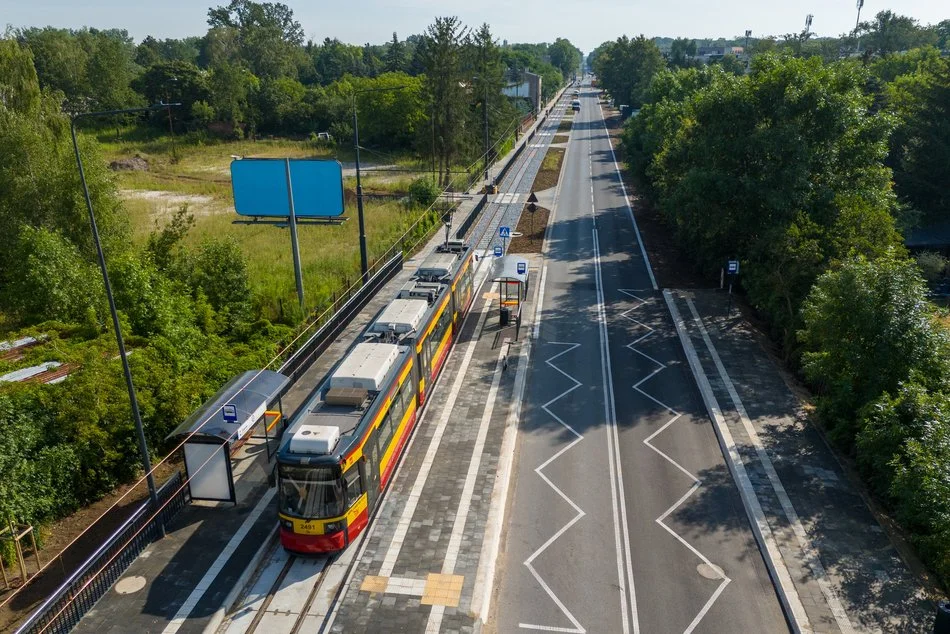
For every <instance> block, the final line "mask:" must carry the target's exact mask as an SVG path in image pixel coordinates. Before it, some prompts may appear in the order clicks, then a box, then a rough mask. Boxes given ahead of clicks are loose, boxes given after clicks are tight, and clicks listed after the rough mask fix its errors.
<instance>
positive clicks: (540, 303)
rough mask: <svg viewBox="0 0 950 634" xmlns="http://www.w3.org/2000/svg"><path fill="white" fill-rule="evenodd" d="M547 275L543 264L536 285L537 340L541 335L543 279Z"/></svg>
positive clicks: (535, 337) (535, 318)
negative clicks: (537, 285) (539, 278)
mask: <svg viewBox="0 0 950 634" xmlns="http://www.w3.org/2000/svg"><path fill="white" fill-rule="evenodd" d="M547 275H548V265H547V264H545V265H544V266H542V267H541V280H540V281H539V282H538V284H540V286H539V287H538V307H537V308H536V309H535V311H534V335H533V336H534V339H535V340H537V339H538V338H539V337H540V336H541V316H542V315H543V311H544V280H545V278H546V277H547Z"/></svg>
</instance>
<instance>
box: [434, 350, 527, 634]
mask: <svg viewBox="0 0 950 634" xmlns="http://www.w3.org/2000/svg"><path fill="white" fill-rule="evenodd" d="M507 353H508V352H507V346H506V345H501V346H499V347H498V359H497V361H495V372H494V375H493V376H492V381H491V387H489V388H488V400H487V401H486V402H485V409H484V410H483V411H482V419H481V420H480V421H479V424H478V434H477V435H476V436H475V445H474V446H473V447H472V458H471V460H470V461H469V463H468V472H467V473H466V474H465V484H463V485H462V495H461V497H460V498H459V506H458V510H457V511H456V512H455V521H453V522H452V533H451V535H450V536H449V545H448V546H447V547H446V549H445V560H444V561H443V562H442V574H443V575H451V574H453V573H455V564H456V562H458V556H459V551H460V550H461V548H462V537H463V536H464V533H465V522H466V520H468V514H469V511H470V510H471V508H472V496H473V495H474V494H475V481H476V480H477V479H478V469H479V468H480V467H481V466H482V454H483V453H484V451H485V440H486V438H488V427H489V426H490V425H491V417H492V414H493V413H494V411H495V401H496V400H497V398H498V386H499V385H500V384H501V377H502V373H503V368H504V364H505V356H506V355H507ZM436 607H441V606H433V608H432V610H431V611H430V612H429V620H428V623H427V625H426V631H430V630H433V631H436V632H438V631H439V630H440V629H441V625H442V614H443V613H444V610H437V609H435V608H436Z"/></svg>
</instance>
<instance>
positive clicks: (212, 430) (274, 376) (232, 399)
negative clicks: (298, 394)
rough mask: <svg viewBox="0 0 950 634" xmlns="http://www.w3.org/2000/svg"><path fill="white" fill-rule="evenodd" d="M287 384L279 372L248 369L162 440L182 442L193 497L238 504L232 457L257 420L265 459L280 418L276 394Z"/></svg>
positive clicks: (279, 395) (248, 435)
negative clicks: (265, 447)
mask: <svg viewBox="0 0 950 634" xmlns="http://www.w3.org/2000/svg"><path fill="white" fill-rule="evenodd" d="M289 383H290V379H289V378H287V377H286V376H284V375H283V374H280V373H279V372H273V371H271V370H249V371H247V372H245V373H243V374H240V375H238V376H236V377H234V378H233V379H231V380H230V381H228V383H227V384H226V385H225V386H224V387H222V388H221V389H220V390H218V393H217V394H215V395H214V396H212V397H211V398H210V399H208V400H207V401H206V402H205V403H204V404H203V405H202V406H201V407H199V408H198V409H197V410H195V411H194V412H193V413H192V414H191V416H189V417H188V418H187V419H186V420H185V421H184V422H183V423H182V424H181V425H179V426H178V427H177V428H176V429H175V431H173V432H172V433H171V434H169V435H168V437H167V438H166V440H176V441H179V442H180V441H181V440H184V441H185V442H184V446H183V451H184V458H185V475H186V476H187V478H188V487H189V489H190V493H191V499H192V500H212V501H229V502H234V503H237V496H236V495H235V491H234V475H233V473H232V470H231V456H232V455H233V454H234V452H236V451H237V450H238V449H239V448H240V447H241V445H243V444H244V443H245V442H246V441H247V440H248V439H249V438H250V437H251V436H252V434H253V432H254V429H255V428H256V427H257V426H258V424H259V423H260V424H261V426H262V427H263V430H264V439H265V442H266V444H267V447H268V458H269V457H270V436H268V434H270V432H271V430H273V428H274V427H275V426H276V425H277V424H278V423H279V422H280V421H282V420H283V413H282V408H281V403H280V397H281V396H282V395H283V394H284V392H285V390H286V388H287V385H288V384H289ZM275 405H276V407H277V409H276V410H273V409H272V408H273V407H274V406H275Z"/></svg>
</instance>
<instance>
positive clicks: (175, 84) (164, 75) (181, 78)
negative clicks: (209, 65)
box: [133, 61, 211, 127]
mask: <svg viewBox="0 0 950 634" xmlns="http://www.w3.org/2000/svg"><path fill="white" fill-rule="evenodd" d="M133 86H134V87H135V89H136V90H138V91H139V93H141V94H142V96H144V97H145V101H146V102H147V103H149V104H155V103H160V102H164V103H180V104H181V107H178V108H172V109H171V116H172V119H173V121H175V122H176V123H177V124H179V125H191V124H192V123H193V122H194V118H193V115H192V110H193V108H194V105H195V103H197V102H199V101H203V102H206V103H207V101H208V100H209V99H210V98H211V93H210V91H209V89H208V78H207V74H206V73H204V72H202V71H201V70H200V69H199V68H198V67H197V66H195V65H194V64H191V63H189V62H183V61H171V62H157V63H155V64H153V65H152V66H149V67H148V69H146V71H145V72H144V73H142V75H140V76H139V77H138V78H137V79H136V80H135V82H134V83H133ZM153 122H154V123H155V124H156V125H157V126H160V127H167V126H168V110H162V111H160V112H156V113H154V114H153Z"/></svg>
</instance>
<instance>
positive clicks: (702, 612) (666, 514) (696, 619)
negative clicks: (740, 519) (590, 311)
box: [617, 288, 732, 634]
mask: <svg viewBox="0 0 950 634" xmlns="http://www.w3.org/2000/svg"><path fill="white" fill-rule="evenodd" d="M617 290H618V291H620V292H621V293H623V294H624V295H626V296H627V297H631V298H633V299H635V300H637V301H638V302H640V303H639V304H637V305H636V306H634V307H633V308H630V309H629V310H626V311H624V312H623V313H621V317H624V318H626V319H629V320H630V321H632V322H633V323H635V324H637V325H638V326H641V327H643V328H646V330H647V332H646V334H644V335H643V336H641V337H639V338H637V339H636V340H634V341H632V342H631V343H628V344H627V346H626V347H627V348H628V349H629V350H630V351H632V352H635V353H637V354H639V355H640V356H641V357H643V358H645V359H648V360H649V361H651V362H652V363H654V364H655V365H656V366H657V367H656V368H655V369H654V370H653V371H652V372H650V373H649V374H647V375H646V376H645V377H643V378H642V379H640V380H639V381H637V382H636V383H635V384H634V385H633V389H635V390H636V391H637V392H639V393H640V394H643V395H644V396H646V397H647V398H648V399H650V400H651V401H653V402H654V403H656V404H657V405H659V406H660V407H662V408H663V409H665V410H666V411H667V412H669V413H670V416H672V418H670V420H668V421H667V422H666V423H665V424H664V425H663V426H662V427H660V428H659V429H658V430H656V431H655V432H653V433H652V434H650V436H649V437H648V438H646V439H645V440H644V441H643V444H644V445H646V446H647V447H649V448H650V449H652V450H653V451H655V452H656V453H658V454H660V455H661V456H662V457H663V458H664V459H665V460H666V461H667V462H669V463H670V464H672V465H673V466H674V467H676V468H677V469H679V470H680V471H681V472H682V473H683V474H684V475H685V476H686V477H687V478H689V479H690V480H692V482H693V485H692V486H691V487H690V489H689V491H687V492H686V493H685V494H684V495H683V497H681V498H680V499H678V500H677V501H676V502H674V503H673V505H672V506H671V507H670V508H668V509H666V511H665V512H664V513H663V514H662V515H660V516H659V517H658V518H656V520H654V521H655V522H656V523H657V524H659V525H660V526H662V527H663V529H664V530H665V531H666V532H668V533H669V534H670V535H672V536H673V538H674V539H676V540H677V541H678V542H680V543H681V544H683V545H684V546H686V548H688V549H689V550H690V552H692V553H693V554H694V555H696V556H697V557H699V558H700V559H701V560H702V561H703V563H704V564H706V565H707V566H709V568H710V570H712V571H714V572H715V573H716V574H718V575H719V576H720V578H721V579H722V583H720V584H719V587H718V588H716V591H715V592H713V594H712V596H710V597H709V600H708V601H706V604H705V605H704V606H703V608H702V609H701V610H700V611H699V613H698V614H696V616H695V617H694V618H693V620H692V622H691V623H690V624H689V626H688V627H687V628H686V629H685V630H684V632H683V634H690V633H691V632H692V631H693V630H694V629H696V626H697V625H699V623H700V621H702V620H703V617H704V616H706V613H707V612H708V611H709V609H710V608H711V607H712V606H713V604H714V603H715V602H716V599H718V598H719V595H720V594H722V591H723V590H725V589H726V586H727V585H729V583H730V582H731V581H732V580H731V579H730V578H729V577H728V576H727V575H726V574H725V573H724V572H722V569H721V568H719V567H718V566H716V565H714V564H713V563H712V562H711V561H709V559H708V558H707V557H706V556H705V555H704V554H702V553H701V552H699V551H698V550H696V549H695V548H694V547H693V546H692V545H691V544H690V543H689V542H687V541H686V540H685V539H683V537H682V536H681V535H679V534H678V533H676V531H674V530H673V529H672V528H670V527H669V526H667V525H666V524H665V523H664V520H665V519H666V518H667V517H669V516H670V514H671V513H673V511H675V510H676V509H677V508H679V507H680V506H681V505H682V504H683V503H684V502H686V500H688V499H689V498H690V497H691V496H692V495H693V494H694V493H695V492H696V491H698V490H699V488H700V487H701V486H702V484H703V483H702V480H700V479H699V478H697V477H696V476H694V475H693V474H692V473H690V472H689V471H687V470H686V468H685V467H683V465H681V464H679V463H678V462H676V461H675V460H673V459H672V458H670V457H669V456H668V455H666V454H665V453H663V452H662V451H660V450H659V449H657V448H656V447H654V446H653V445H652V444H650V441H652V440H653V439H654V438H656V437H657V436H659V435H660V434H662V433H663V432H664V431H666V429H667V428H668V427H670V425H672V424H673V423H675V422H676V421H677V420H679V419H680V417H681V416H682V414H681V413H680V412H677V411H676V410H674V409H673V408H672V407H670V406H669V405H667V404H666V403H663V402H662V401H660V400H659V399H657V398H656V397H654V396H653V395H652V394H649V393H648V392H645V391H644V390H643V389H641V388H640V386H641V385H643V384H644V383H646V382H647V381H649V380H650V379H652V378H653V377H654V376H656V375H657V374H659V373H660V372H662V371H663V370H665V369H666V364H664V363H662V362H660V361H657V360H656V359H654V358H653V357H651V356H650V355H648V354H647V353H645V352H643V351H642V350H639V349H638V348H637V345H638V344H640V343H641V342H642V341H644V340H645V339H646V338H648V337H649V336H650V335H652V334H653V333H654V332H655V331H654V329H653V328H651V327H650V326H648V325H646V324H645V323H643V322H642V321H639V320H637V319H634V318H633V317H631V316H630V313H632V312H634V311H635V310H638V309H639V308H640V307H642V306H643V305H645V304H646V303H647V302H648V301H649V300H648V299H643V298H642V297H639V296H637V295H635V294H634V293H636V292H641V291H632V290H629V289H628V290H624V289H622V288H621V289H617Z"/></svg>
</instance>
